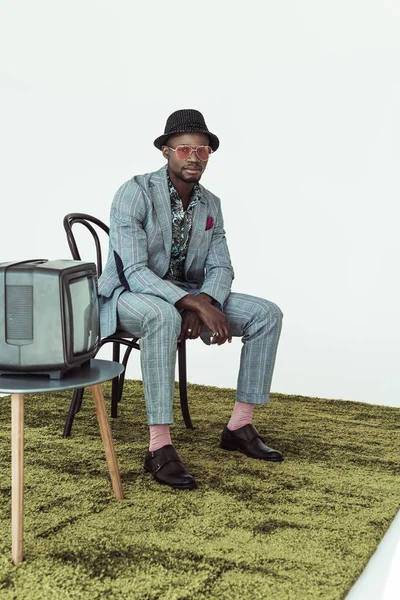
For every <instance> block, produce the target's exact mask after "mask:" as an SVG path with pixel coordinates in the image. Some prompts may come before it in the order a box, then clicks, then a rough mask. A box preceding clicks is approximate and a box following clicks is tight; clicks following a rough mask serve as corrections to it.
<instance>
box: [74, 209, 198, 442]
mask: <svg viewBox="0 0 400 600" xmlns="http://www.w3.org/2000/svg"><path fill="white" fill-rule="evenodd" d="M63 224H64V229H65V232H66V234H67V241H68V245H69V249H70V251H71V254H72V257H73V258H74V260H82V259H81V255H80V253H79V250H78V245H77V242H76V239H75V236H74V234H73V232H72V226H73V225H76V224H80V225H83V226H84V227H85V228H86V229H87V230H88V231H89V232H90V234H91V235H92V238H93V242H94V245H95V248H96V264H97V276H98V277H100V275H101V273H102V266H103V262H102V248H101V242H100V238H99V235H98V233H99V232H100V230H103V231H104V232H105V233H106V234H107V235H109V233H110V228H109V227H108V226H107V225H106V224H105V223H103V222H102V221H100V220H99V219H97V218H96V217H93V216H91V215H87V214H84V213H70V214H68V215H66V216H65V217H64V221H63ZM108 343H111V344H112V360H113V361H115V362H120V348H121V346H125V347H126V350H125V353H124V356H123V359H122V364H123V365H124V367H125V369H126V366H127V363H128V359H129V356H130V354H131V352H132V350H133V349H135V350H140V342H139V338H137V337H134V336H132V334H131V333H128V332H127V331H123V330H122V329H118V330H117V331H116V332H115V333H114V334H112V335H110V336H108V337H105V338H102V339H101V340H100V348H101V347H102V346H104V345H105V344H108ZM177 350H178V374H179V396H180V402H181V410H182V416H183V420H184V422H185V425H186V427H187V428H188V429H194V427H193V424H192V421H191V418H190V414H189V407H188V400H187V378H186V342H185V340H183V341H182V342H178V347H177ZM125 369H124V371H123V372H122V374H121V375H119V376H118V377H115V379H113V380H112V385H111V416H112V417H117V415H118V403H119V402H120V400H121V398H122V392H123V388H124V381H125ZM83 392H84V389H83V388H80V389H76V390H74V393H73V396H72V400H71V404H70V407H69V412H68V417H67V420H66V422H65V427H64V433H63V437H68V436H69V435H70V433H71V428H72V423H73V421H74V418H75V415H76V414H77V413H78V412H79V411H80V409H81V406H82V397H83Z"/></svg>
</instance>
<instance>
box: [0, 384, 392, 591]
mask: <svg viewBox="0 0 400 600" xmlns="http://www.w3.org/2000/svg"><path fill="white" fill-rule="evenodd" d="M4 395H6V394H0V396H4ZM399 599H400V512H399V513H398V514H397V516H396V517H395V519H394V520H393V522H392V524H391V526H390V527H389V529H388V531H387V532H386V534H385V535H384V537H383V538H382V540H381V543H380V544H379V546H378V548H377V549H376V552H375V553H374V554H373V556H372V557H371V559H370V560H369V562H368V564H367V566H366V567H365V569H364V571H363V572H362V574H361V576H360V577H359V579H358V580H357V581H356V583H355V584H354V586H353V587H352V589H351V590H350V592H349V594H348V595H347V596H346V600H399Z"/></svg>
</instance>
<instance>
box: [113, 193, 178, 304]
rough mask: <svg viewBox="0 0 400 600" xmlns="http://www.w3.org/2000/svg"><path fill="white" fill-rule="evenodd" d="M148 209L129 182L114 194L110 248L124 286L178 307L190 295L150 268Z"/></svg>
mask: <svg viewBox="0 0 400 600" xmlns="http://www.w3.org/2000/svg"><path fill="white" fill-rule="evenodd" d="M145 218H146V206H145V201H144V197H143V190H142V189H141V188H140V186H138V185H137V184H135V183H133V182H129V184H128V186H122V188H120V189H119V190H118V192H117V193H116V195H115V198H114V201H113V204H112V206H111V214H110V245H111V247H112V249H113V253H114V259H115V266H116V269H117V272H118V276H119V279H120V282H121V284H122V285H123V286H124V287H125V288H126V289H129V290H130V291H131V292H135V293H138V294H150V295H152V296H157V297H158V298H162V299H163V300H166V301H167V302H169V303H170V304H175V303H176V302H178V300H180V299H181V298H183V297H184V296H186V295H187V292H185V291H184V290H181V289H180V288H179V287H178V286H176V285H174V284H173V283H171V282H170V281H167V280H165V279H162V278H161V277H159V276H158V275H157V274H156V273H154V271H152V270H151V269H150V268H149V267H148V249H147V234H146V232H145V230H144V228H143V223H144V220H145Z"/></svg>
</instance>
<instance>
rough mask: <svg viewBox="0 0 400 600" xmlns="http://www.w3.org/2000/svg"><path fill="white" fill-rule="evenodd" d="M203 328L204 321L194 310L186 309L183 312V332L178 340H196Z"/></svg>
mask: <svg viewBox="0 0 400 600" xmlns="http://www.w3.org/2000/svg"><path fill="white" fill-rule="evenodd" d="M202 328H203V321H202V320H201V319H200V317H199V315H198V314H197V312H195V311H194V310H184V311H183V313H182V327H181V333H180V334H179V337H178V342H181V341H182V340H195V339H196V338H198V337H199V335H200V333H201V330H202Z"/></svg>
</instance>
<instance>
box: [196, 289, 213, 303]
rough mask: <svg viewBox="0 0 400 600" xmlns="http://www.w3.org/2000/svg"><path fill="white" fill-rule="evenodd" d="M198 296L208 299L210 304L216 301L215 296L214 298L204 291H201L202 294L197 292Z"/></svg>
mask: <svg viewBox="0 0 400 600" xmlns="http://www.w3.org/2000/svg"><path fill="white" fill-rule="evenodd" d="M197 297H198V298H199V297H201V298H202V299H204V300H206V301H207V302H208V303H209V304H212V303H213V302H214V298H212V297H211V296H209V295H208V294H205V293H204V292H200V294H197Z"/></svg>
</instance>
